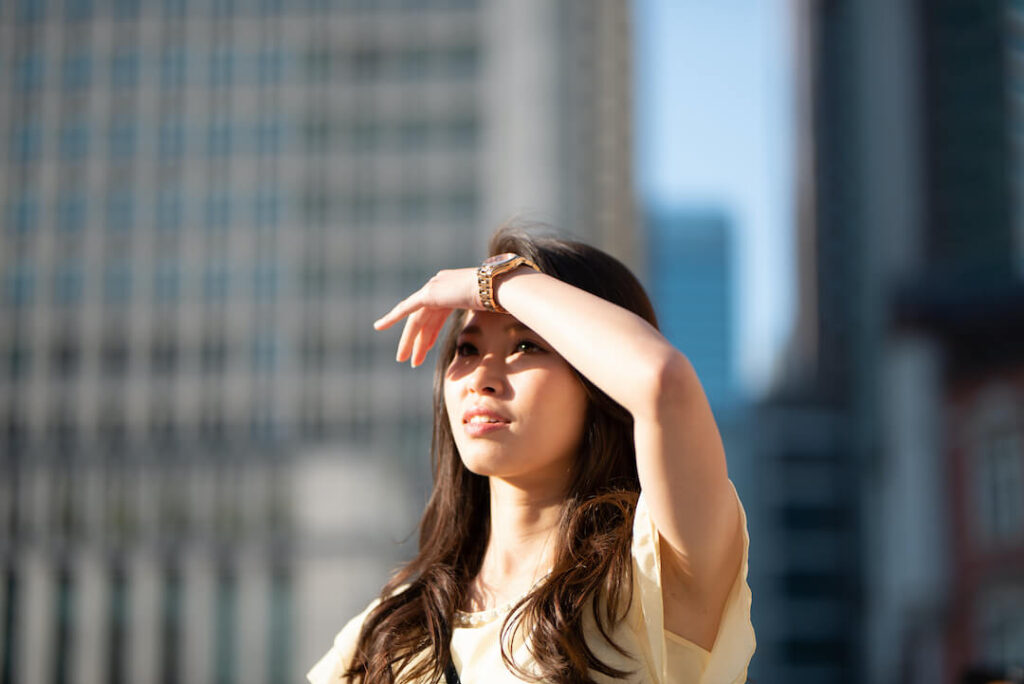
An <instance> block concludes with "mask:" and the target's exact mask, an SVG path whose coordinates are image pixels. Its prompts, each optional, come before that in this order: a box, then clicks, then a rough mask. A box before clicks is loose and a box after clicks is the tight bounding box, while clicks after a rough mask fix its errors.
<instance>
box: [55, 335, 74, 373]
mask: <svg viewBox="0 0 1024 684" xmlns="http://www.w3.org/2000/svg"><path fill="white" fill-rule="evenodd" d="M80 360H81V349H80V348H79V346H78V340H77V339H75V338H74V337H72V336H71V335H68V334H63V335H61V336H59V337H58V338H57V339H56V341H55V342H54V343H53V346H52V347H51V348H50V365H51V367H52V368H53V371H54V373H55V374H56V376H57V377H58V378H65V379H66V378H70V377H72V376H73V375H75V374H76V373H77V372H78V366H79V362H80Z"/></svg>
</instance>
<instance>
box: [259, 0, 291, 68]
mask: <svg viewBox="0 0 1024 684" xmlns="http://www.w3.org/2000/svg"><path fill="white" fill-rule="evenodd" d="M267 1H268V0H264V2H267ZM274 1H278V0H274ZM256 70H257V74H258V76H257V78H258V79H259V84H260V85H261V86H266V85H272V84H275V83H280V82H281V76H282V74H283V72H284V55H283V53H282V52H281V50H279V49H277V48H269V49H264V50H260V52H259V54H258V55H257V56H256Z"/></svg>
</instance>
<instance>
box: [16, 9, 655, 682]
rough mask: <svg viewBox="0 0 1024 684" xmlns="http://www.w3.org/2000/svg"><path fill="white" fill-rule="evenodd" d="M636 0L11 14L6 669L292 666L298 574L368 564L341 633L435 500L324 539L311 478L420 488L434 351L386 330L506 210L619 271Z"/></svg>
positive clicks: (152, 674)
mask: <svg viewBox="0 0 1024 684" xmlns="http://www.w3.org/2000/svg"><path fill="white" fill-rule="evenodd" d="M628 10H629V7H628V3H622V2H617V1H611V0H607V1H603V2H599V3H588V2H582V1H581V0H566V1H565V2H561V3H548V2H544V1H542V0H526V1H522V0H497V1H494V2H487V3H483V2H479V0H386V1H383V2H365V1H362V0H346V1H344V2H340V3H336V4H328V3H319V2H309V3H282V2H279V1H276V0H261V1H260V2H258V3H233V2H229V1H225V0H210V1H209V2H201V3H186V2H181V1H176V0H171V1H169V2H162V3H159V4H146V3H138V2H117V3H113V4H109V5H108V4H104V3H78V2H71V1H70V0H68V1H67V2H52V3H37V2H31V1H29V0H26V1H25V2H14V3H4V4H3V5H2V6H0V130H2V137H0V154H2V157H0V181H2V182H0V202H2V216H3V228H2V229H3V234H2V236H0V245H2V249H0V307H2V308H0V426H2V433H0V453H2V458H0V563H2V566H0V570H2V572H3V577H4V581H3V582H2V583H0V607H2V610H0V616H3V618H2V620H0V682H4V683H5V684H6V683H7V682H32V681H63V680H64V679H65V678H67V677H70V676H71V675H70V672H71V671H72V669H73V670H74V672H75V673H76V675H75V676H76V677H79V678H80V679H82V680H83V681H97V682H98V681H133V682H135V681H139V682H152V681H161V682H168V683H170V682H175V681H188V682H203V681H209V680H216V681H218V682H230V681H254V682H262V681H266V682H278V681H282V682H283V681H294V680H295V679H297V678H298V677H299V676H301V672H302V671H303V669H304V667H305V666H306V665H308V663H309V658H310V656H311V654H312V653H315V652H316V651H317V650H320V649H321V647H322V646H326V645H327V644H328V643H329V637H330V634H326V633H325V630H327V624H326V622H324V623H320V622H317V621H316V620H312V621H305V619H306V617H307V616H308V615H310V614H311V612H310V611H311V610H313V609H310V608H309V606H308V605H307V604H306V603H304V602H305V601H307V597H308V596H313V595H317V594H316V591H315V588H314V590H310V589H309V587H307V586H306V585H305V584H304V583H305V582H306V581H307V579H308V578H310V577H314V576H315V577H330V576H331V574H330V572H320V571H317V570H316V568H317V567H321V568H325V567H333V568H343V569H345V568H348V569H351V567H353V566H352V565H351V564H350V565H345V564H344V563H343V562H342V563H341V564H340V565H339V564H338V563H337V562H335V561H337V559H339V558H341V559H346V558H348V559H354V560H353V563H355V564H356V565H359V567H362V568H364V569H366V571H365V572H364V573H363V574H362V575H360V577H364V578H366V579H365V580H364V583H362V584H361V583H359V582H354V583H353V582H349V583H346V581H345V577H343V576H342V577H338V576H334V582H333V584H331V586H330V589H331V591H330V592H329V594H328V598H327V599H324V598H323V595H320V596H319V598H320V599H321V600H320V604H322V605H321V606H320V610H321V611H322V613H321V614H323V613H324V612H329V611H332V610H333V611H335V614H334V615H333V617H334V618H335V619H337V620H339V621H340V620H341V619H342V617H343V613H344V611H345V610H348V609H349V608H351V607H352V606H353V605H355V604H356V603H365V601H366V600H368V599H369V597H370V595H372V593H373V592H375V591H376V590H377V588H378V586H379V584H380V583H381V582H382V581H383V580H384V579H385V574H386V570H387V569H388V568H389V567H390V566H392V565H393V564H394V563H395V562H397V561H398V560H399V558H400V557H401V556H402V555H403V554H404V553H405V552H406V551H407V550H408V548H409V547H408V546H407V547H404V548H402V547H400V546H398V545H396V544H394V543H392V542H391V541H390V540H391V539H392V538H401V537H403V536H405V535H406V534H408V532H410V531H411V530H412V529H413V526H414V522H415V521H414V519H413V516H414V514H415V511H416V509H417V508H418V503H417V504H415V505H410V506H405V507H402V508H401V510H403V511H408V512H409V514H410V515H409V518H408V519H405V518H400V519H389V520H390V522H387V523H385V522H380V523H379V524H381V525H385V524H386V525H390V526H391V527H388V528H387V529H382V530H380V532H381V533H380V534H377V535H371V536H373V537H374V538H376V539H377V540H378V541H377V543H376V546H375V545H374V544H363V543H362V542H363V541H365V540H363V539H355V540H354V539H352V538H350V537H346V536H344V534H342V536H341V537H340V541H339V537H337V536H334V537H330V535H328V537H330V538H329V539H325V538H323V537H319V536H316V535H313V537H311V536H310V535H308V534H306V531H305V530H304V528H303V526H304V525H305V524H306V522H307V521H309V520H314V519H316V520H320V519H322V518H320V517H318V516H320V515H321V513H325V514H326V515H327V516H330V514H331V500H330V495H329V494H328V496H327V498H326V500H315V501H314V500H310V499H309V498H307V497H306V496H305V494H306V493H308V492H307V489H304V487H306V484H304V483H310V482H311V481H315V480H316V478H311V477H310V472H315V473H318V474H321V475H323V476H324V478H326V479H324V478H321V479H320V480H319V483H320V484H323V483H324V482H328V483H329V482H330V481H331V478H335V480H336V481H337V483H338V484H339V486H341V485H344V486H349V487H352V486H355V487H356V489H357V490H358V489H359V487H358V486H357V485H358V483H373V482H378V481H381V480H380V471H377V470H374V467H375V466H373V465H371V466H368V467H364V466H366V464H367V463H369V464H384V465H385V466H386V468H388V469H390V470H388V471H387V472H389V473H394V474H395V477H393V478H390V479H386V482H387V484H388V485H389V486H388V489H386V490H385V491H383V492H382V493H381V496H380V497H379V500H377V501H375V502H374V504H375V505H381V506H384V507H387V506H389V505H392V503H393V502H394V501H410V500H411V501H414V502H419V501H420V500H421V497H422V495H423V492H424V490H425V489H426V487H427V481H428V480H429V474H428V472H429V466H428V463H427V461H428V458H427V452H428V445H429V440H430V425H429V423H430V416H431V413H430V403H429V402H430V396H431V392H430V385H431V377H430V371H429V369H427V368H424V369H418V370H415V371H413V370H410V369H407V368H401V367H398V366H397V364H395V363H394V361H393V358H394V356H393V354H394V347H395V342H396V336H395V335H390V334H379V333H375V332H374V331H373V330H372V329H371V325H370V324H371V322H372V321H373V320H374V319H375V318H376V317H377V316H379V315H380V314H381V313H383V312H384V311H386V310H387V309H388V308H389V307H390V306H391V305H393V304H394V303H395V302H397V301H398V300H399V299H400V298H402V297H404V296H406V295H408V294H409V293H410V292H411V291H413V290H414V289H415V288H417V287H419V285H420V284H422V282H424V281H425V280H426V279H427V278H428V277H429V276H430V275H432V274H433V273H434V272H436V271H437V270H438V269H440V268H445V267H452V266H466V265H472V264H475V263H477V262H478V261H479V260H480V258H481V257H482V256H483V253H482V251H483V247H484V245H485V242H486V238H487V235H488V234H489V233H490V232H491V230H492V229H493V227H495V225H496V224H497V223H499V222H500V221H502V220H504V219H506V218H509V217H511V216H514V215H521V216H524V217H531V218H537V219H541V220H545V221H548V222H550V223H553V224H555V225H559V226H561V227H563V228H565V229H567V230H569V231H571V232H573V233H575V234H577V235H579V236H580V237H582V238H584V239H588V240H590V241H592V242H594V243H596V244H598V245H599V246H602V247H605V248H607V249H609V250H610V251H612V252H613V253H615V254H617V255H618V256H620V257H621V258H623V259H624V260H625V261H627V263H635V259H636V255H637V254H638V253H639V250H638V249H637V248H636V247H635V246H634V240H635V239H636V234H635V230H634V222H633V205H632V195H631V190H630V188H631V187H632V183H631V171H630V169H631V159H632V150H631V134H630V130H631V121H630V111H631V108H630V106H629V99H630V98H629V91H630V85H631V84H630V65H629V58H628V55H629V54H630V51H631V50H630V44H629V41H630V28H629V22H628ZM308 453H314V454H319V455H324V454H326V455H327V456H325V457H322V458H321V457H317V458H316V459H313V460H314V461H315V462H316V463H317V464H318V465H316V467H315V469H314V471H310V470H309V468H308V467H307V465H305V464H306V459H305V457H304V456H303V455H304V454H308ZM333 455H338V458H337V459H336V460H334V461H333V462H334V464H335V465H337V464H342V465H341V466H340V467H336V468H334V469H333V470H332V469H330V468H328V469H327V470H326V471H324V470H319V468H320V467H321V465H322V464H323V462H324V460H325V459H326V461H327V462H328V463H330V462H332V458H333ZM353 462H358V463H359V464H360V467H355V466H353V467H351V468H347V467H345V465H344V464H348V463H353ZM360 478H363V479H360ZM353 482H355V483H356V485H353ZM327 491H328V493H329V492H331V491H341V489H340V488H333V489H332V488H330V487H328V490H327ZM345 491H349V490H345ZM395 506H396V510H398V506H399V505H398V504H395ZM403 506H404V505H403ZM332 529H333V528H332ZM314 537H315V538H314ZM331 544H335V545H334V546H331ZM328 558H330V559H334V560H333V561H331V562H330V563H327V561H325V560H324V559H328ZM321 561H324V563H326V565H321V566H318V563H321ZM331 563H333V565H332V564H331ZM344 571H347V570H344ZM373 577H376V578H377V579H376V580H371V579H370V578H373ZM357 585H358V586H357ZM338 586H342V587H348V588H349V589H350V593H346V592H341V591H339V590H338V589H337V587H338ZM332 601H333V603H332ZM313 622H315V623H316V625H320V626H315V625H313V624H312V623H313ZM96 625H100V626H101V627H100V628H99V629H97V628H96ZM336 627H340V624H336ZM318 630H319V631H318ZM296 635H298V636H296ZM325 640H326V641H325ZM307 644H308V646H307ZM253 653H259V654H263V655H261V656H260V657H244V658H243V657H242V656H243V655H244V654H245V655H247V654H253Z"/></svg>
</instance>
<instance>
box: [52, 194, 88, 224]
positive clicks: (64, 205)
mask: <svg viewBox="0 0 1024 684" xmlns="http://www.w3.org/2000/svg"><path fill="white" fill-rule="evenodd" d="M83 228H85V195H84V193H81V192H78V191H74V192H69V193H66V194H62V195H60V196H59V197H58V199H57V230H59V231H60V232H62V233H65V234H74V235H77V234H80V233H81V232H82V230H83Z"/></svg>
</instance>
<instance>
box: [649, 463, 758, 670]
mask: <svg viewBox="0 0 1024 684" xmlns="http://www.w3.org/2000/svg"><path fill="white" fill-rule="evenodd" d="M729 484H730V485H732V482H731V481H730V483H729ZM733 493H734V494H735V493H736V487H735V485H733ZM736 505H737V506H739V509H740V519H741V522H742V524H743V525H742V526H743V559H742V561H741V563H740V569H739V573H738V574H737V576H736V579H735V580H734V582H733V585H732V589H731V590H730V592H729V596H728V598H727V599H726V602H725V607H724V608H723V610H722V619H721V621H720V622H719V627H718V635H717V636H716V637H715V643H714V646H712V648H711V651H710V653H708V654H707V657H706V659H705V664H704V670H703V672H702V673H701V677H700V679H699V684H736V683H738V682H744V681H746V676H747V666H748V664H749V663H750V659H751V657H752V656H753V654H754V648H755V646H756V641H755V638H754V627H753V624H752V623H751V620H750V602H751V594H750V586H749V585H748V583H747V559H748V552H749V548H750V536H749V535H748V533H747V516H746V512H745V511H744V510H743V504H742V503H741V502H740V500H739V495H738V494H736ZM658 540H659V537H658V530H657V528H656V527H655V526H654V521H653V520H652V519H651V515H650V511H649V509H648V507H647V501H646V498H645V497H644V495H643V493H642V492H641V494H640V499H639V501H638V502H637V506H636V515H635V517H634V519H633V549H632V551H633V571H634V574H635V577H636V580H635V582H636V585H637V588H638V589H639V593H640V604H641V609H642V612H643V623H644V625H643V629H644V630H645V632H646V634H645V635H644V636H645V638H646V640H647V644H646V645H647V647H648V649H649V653H650V658H651V665H652V667H653V669H654V671H655V672H656V673H658V675H659V681H661V682H665V683H668V682H672V681H674V677H672V676H671V675H672V670H673V668H672V667H671V665H672V663H671V662H670V655H669V653H668V649H667V647H666V631H665V610H664V604H663V603H662V591H661V554H660V545H659V544H658ZM672 638H673V639H675V640H678V641H684V642H686V643H687V645H689V646H692V648H694V649H698V650H700V651H704V649H702V648H701V647H700V646H697V645H696V644H693V643H692V642H689V641H687V640H685V639H683V638H682V637H679V636H678V635H675V634H673V635H672ZM705 652H706V651H705Z"/></svg>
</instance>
